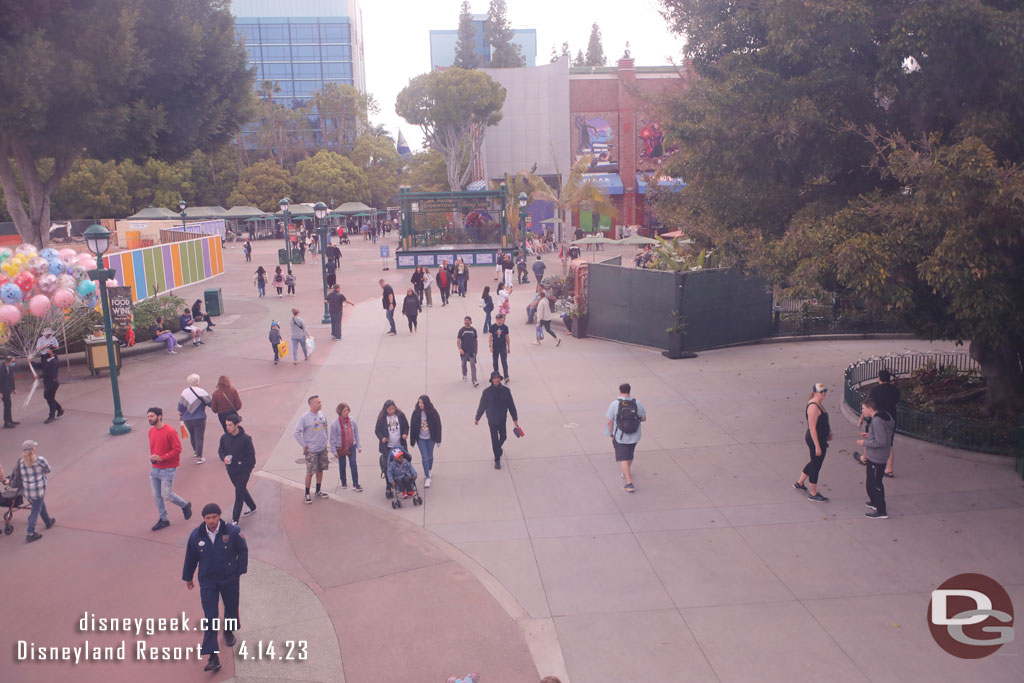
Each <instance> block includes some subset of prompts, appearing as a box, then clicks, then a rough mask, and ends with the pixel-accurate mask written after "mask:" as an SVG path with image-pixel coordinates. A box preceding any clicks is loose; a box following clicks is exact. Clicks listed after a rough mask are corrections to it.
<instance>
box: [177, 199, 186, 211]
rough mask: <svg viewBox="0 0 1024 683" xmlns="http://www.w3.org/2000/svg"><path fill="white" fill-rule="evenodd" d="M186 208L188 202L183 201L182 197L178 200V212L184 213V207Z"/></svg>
mask: <svg viewBox="0 0 1024 683" xmlns="http://www.w3.org/2000/svg"><path fill="white" fill-rule="evenodd" d="M187 208H188V204H186V203H185V200H184V199H182V200H181V201H180V202H178V213H185V209H187Z"/></svg>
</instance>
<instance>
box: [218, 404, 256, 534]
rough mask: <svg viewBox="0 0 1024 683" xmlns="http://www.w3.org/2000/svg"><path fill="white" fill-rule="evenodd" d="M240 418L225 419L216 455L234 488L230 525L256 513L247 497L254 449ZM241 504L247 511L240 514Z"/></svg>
mask: <svg viewBox="0 0 1024 683" xmlns="http://www.w3.org/2000/svg"><path fill="white" fill-rule="evenodd" d="M241 423H242V418H241V417H239V416H238V414H237V413H231V414H230V415H228V416H226V417H225V426H226V428H227V432H226V433H225V434H223V435H222V436H221V437H220V448H219V449H218V451H217V453H218V455H220V459H221V460H222V461H223V462H224V464H225V465H226V466H227V471H228V478H229V479H230V480H231V485H232V486H234V487H235V506H234V507H233V508H232V509H231V523H232V524H235V525H237V524H238V518H239V515H241V516H242V517H248V516H249V515H251V514H252V513H254V512H256V503H254V502H253V500H252V496H251V495H249V488H248V487H249V476H250V475H251V474H252V470H253V468H254V467H256V449H255V448H253V445H252V437H251V436H249V435H248V434H246V433H245V430H244V429H242V424H241ZM242 503H245V504H246V505H247V506H249V509H248V510H246V511H245V512H242Z"/></svg>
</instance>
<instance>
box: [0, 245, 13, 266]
mask: <svg viewBox="0 0 1024 683" xmlns="http://www.w3.org/2000/svg"><path fill="white" fill-rule="evenodd" d="M13 254H14V252H13V251H11V248H10V247H3V248H0V263H2V262H4V261H6V260H7V259H9V258H11V256H12V255H13Z"/></svg>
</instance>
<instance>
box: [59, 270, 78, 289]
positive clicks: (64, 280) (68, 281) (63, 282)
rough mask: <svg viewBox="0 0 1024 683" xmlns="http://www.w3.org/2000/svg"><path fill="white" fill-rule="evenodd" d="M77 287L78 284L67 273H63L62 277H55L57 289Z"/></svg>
mask: <svg viewBox="0 0 1024 683" xmlns="http://www.w3.org/2000/svg"><path fill="white" fill-rule="evenodd" d="M77 286H78V283H77V282H75V278H73V277H71V276H70V275H68V274H67V273H65V274H64V275H58V276H57V288H58V289H74V288H75V287H77Z"/></svg>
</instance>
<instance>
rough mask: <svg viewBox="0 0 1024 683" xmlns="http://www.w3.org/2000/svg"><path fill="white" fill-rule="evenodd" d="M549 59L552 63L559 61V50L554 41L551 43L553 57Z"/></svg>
mask: <svg viewBox="0 0 1024 683" xmlns="http://www.w3.org/2000/svg"><path fill="white" fill-rule="evenodd" d="M549 61H550V62H551V63H552V64H554V63H555V62H557V61H558V50H556V49H555V44H554V43H551V59H550V60H549Z"/></svg>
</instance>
